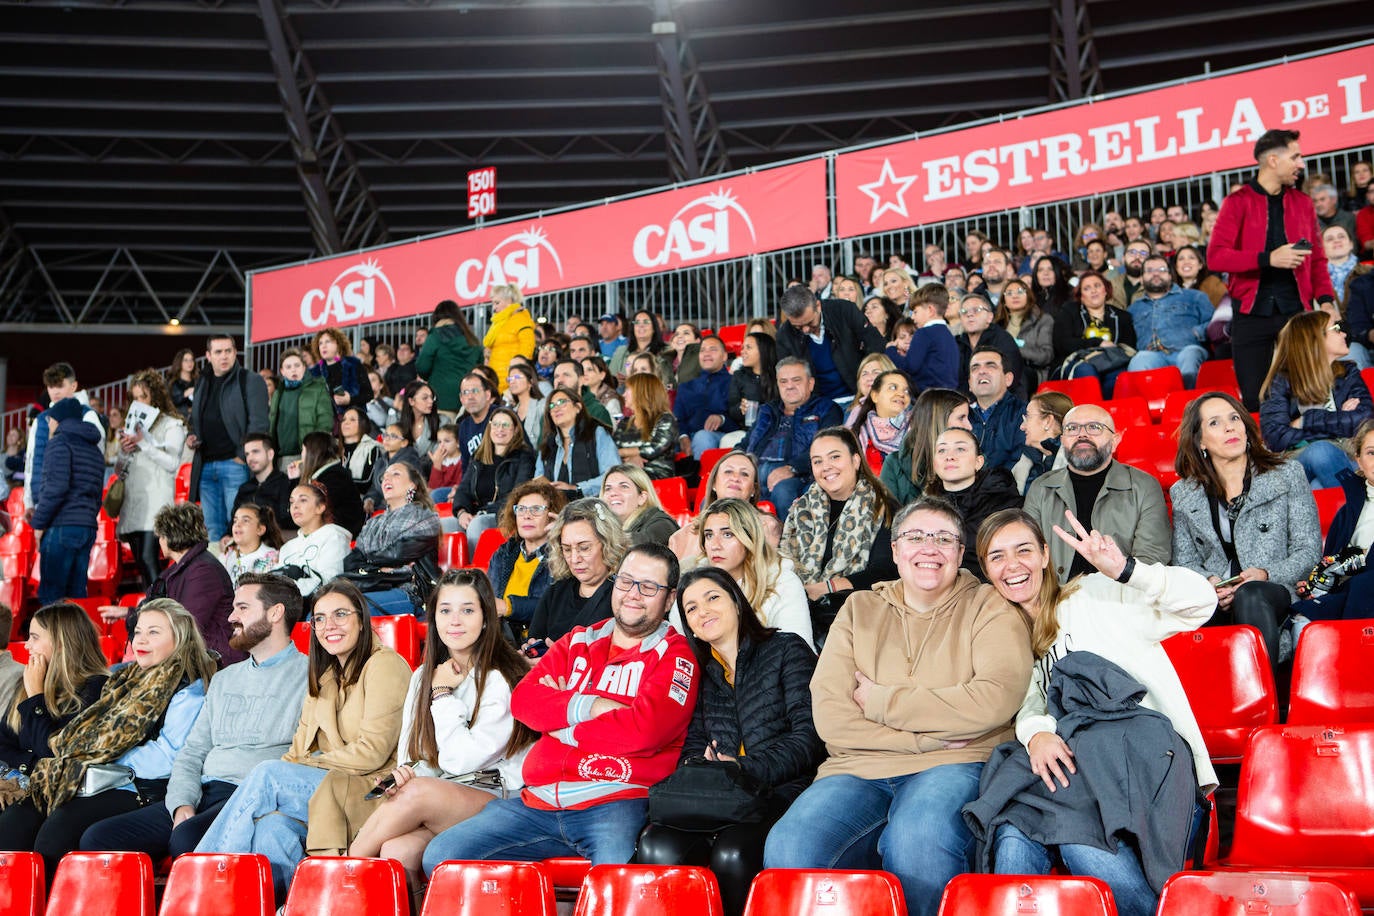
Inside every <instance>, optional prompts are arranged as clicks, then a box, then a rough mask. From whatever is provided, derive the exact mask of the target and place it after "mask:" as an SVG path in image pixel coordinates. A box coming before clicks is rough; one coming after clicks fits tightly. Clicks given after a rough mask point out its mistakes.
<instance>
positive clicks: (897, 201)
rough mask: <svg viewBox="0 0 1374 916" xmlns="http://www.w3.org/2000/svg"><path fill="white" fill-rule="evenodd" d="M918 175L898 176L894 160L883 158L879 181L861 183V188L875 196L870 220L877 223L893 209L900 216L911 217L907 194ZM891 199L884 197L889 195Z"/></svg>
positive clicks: (869, 194) (872, 196)
mask: <svg viewBox="0 0 1374 916" xmlns="http://www.w3.org/2000/svg"><path fill="white" fill-rule="evenodd" d="M916 178H917V176H915V175H903V176H900V177H899V176H898V175H897V174H896V173H894V172H893V171H892V160H891V159H884V160H883V170H882V171H881V172H879V173H878V180H877V181H870V182H869V183H868V184H861V185H859V190H860V191H863V192H864V193H865V194H867V195H868V196H869V197H871V198H873V212H872V213H871V214H869V217H868V221H869V222H870V223H876V222H877V221H878V217H880V216H882V215H883V214H884V213H886V212H887V211H889V210H891V211H892V212H893V213H896V214H897V215H898V216H905V217H908V218H909V217H910V216H911V214H909V213H907V210H906V198H905V196H904V195H905V194H906V192H907V189H908V188H910V187H911V186H912V185H913V184H914V183H915V182H916ZM889 195H890V196H891V199H886V200H885V199H884V198H887V197H888V196H889Z"/></svg>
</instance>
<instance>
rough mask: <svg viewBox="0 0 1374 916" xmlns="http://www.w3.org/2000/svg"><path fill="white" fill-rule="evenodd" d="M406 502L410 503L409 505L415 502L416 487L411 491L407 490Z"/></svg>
mask: <svg viewBox="0 0 1374 916" xmlns="http://www.w3.org/2000/svg"><path fill="white" fill-rule="evenodd" d="M406 502H408V503H413V502H415V488H414V487H411V488H410V489H409V490H406Z"/></svg>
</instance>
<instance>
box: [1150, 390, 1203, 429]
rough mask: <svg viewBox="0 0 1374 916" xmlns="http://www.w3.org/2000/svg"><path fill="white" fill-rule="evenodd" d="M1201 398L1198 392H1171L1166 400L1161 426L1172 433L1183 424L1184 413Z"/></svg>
mask: <svg viewBox="0 0 1374 916" xmlns="http://www.w3.org/2000/svg"><path fill="white" fill-rule="evenodd" d="M1199 396H1200V394H1199V392H1197V391H1171V392H1169V394H1168V395H1167V396H1166V397H1165V398H1164V416H1163V417H1161V418H1160V421H1159V424H1160V427H1161V428H1163V429H1166V430H1168V431H1169V432H1170V433H1172V432H1173V431H1174V430H1176V429H1178V427H1179V425H1180V424H1181V423H1182V422H1183V411H1185V410H1187V409H1188V405H1189V404H1191V403H1193V402H1194V401H1196V400H1197V399H1198V397H1199Z"/></svg>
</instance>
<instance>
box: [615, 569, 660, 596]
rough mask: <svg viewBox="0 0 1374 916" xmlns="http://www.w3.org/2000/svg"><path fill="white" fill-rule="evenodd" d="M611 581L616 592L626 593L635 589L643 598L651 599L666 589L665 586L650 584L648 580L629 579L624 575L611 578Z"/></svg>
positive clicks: (655, 583)
mask: <svg viewBox="0 0 1374 916" xmlns="http://www.w3.org/2000/svg"><path fill="white" fill-rule="evenodd" d="M611 581H612V582H614V583H615V589H616V591H619V592H628V591H629V590H630V589H633V588H637V589H639V593H640V594H641V595H643V596H644V597H645V598H652V597H653V596H654V595H657V594H658V593H659V592H660V591H662V590H663V589H665V588H667V587H668V586H666V585H659V584H658V583H657V582H651V581H649V580H648V579H631V578H630V577H629V576H627V575H625V574H624V573H620V574H618V575H614V576H611Z"/></svg>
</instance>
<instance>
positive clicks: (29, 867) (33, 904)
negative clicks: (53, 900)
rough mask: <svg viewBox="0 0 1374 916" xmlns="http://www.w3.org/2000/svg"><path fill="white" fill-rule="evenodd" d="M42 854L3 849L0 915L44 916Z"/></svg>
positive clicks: (0, 862)
mask: <svg viewBox="0 0 1374 916" xmlns="http://www.w3.org/2000/svg"><path fill="white" fill-rule="evenodd" d="M43 890H44V879H43V857H42V856H40V855H39V854H38V853H36V852H0V916H43Z"/></svg>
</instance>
